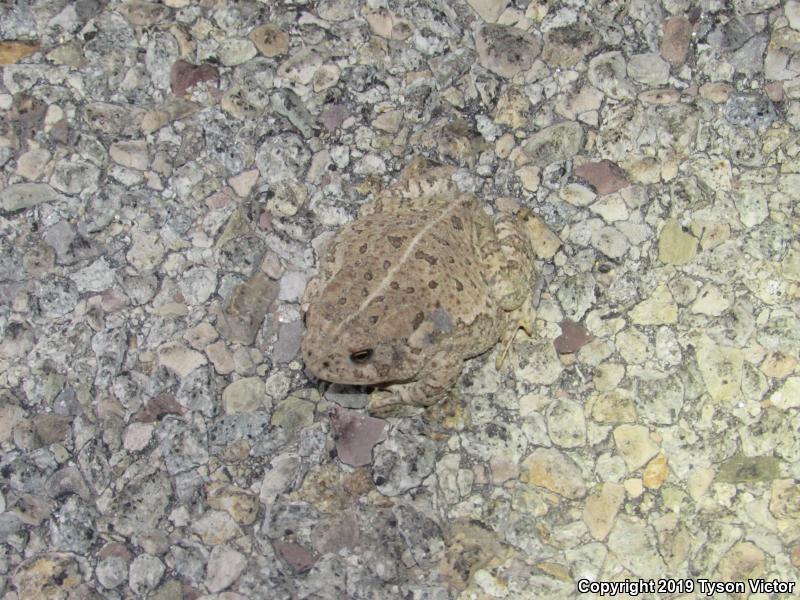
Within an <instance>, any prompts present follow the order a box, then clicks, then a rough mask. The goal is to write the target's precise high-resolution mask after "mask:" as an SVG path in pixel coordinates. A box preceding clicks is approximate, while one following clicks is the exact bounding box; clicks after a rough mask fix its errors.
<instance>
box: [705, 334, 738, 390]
mask: <svg viewBox="0 0 800 600" xmlns="http://www.w3.org/2000/svg"><path fill="white" fill-rule="evenodd" d="M743 362H744V352H743V351H742V350H741V349H740V348H734V347H731V346H721V345H717V344H715V343H713V342H712V341H711V340H710V339H708V338H705V339H704V340H701V343H700V344H699V345H698V348H697V366H698V367H699V368H700V374H701V375H702V377H703V381H704V383H705V386H706V390H707V391H708V393H709V394H710V395H711V398H713V399H714V400H716V401H718V402H730V401H733V400H738V399H739V398H740V395H741V381H742V365H743Z"/></svg>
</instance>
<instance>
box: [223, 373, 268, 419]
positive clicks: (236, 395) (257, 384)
mask: <svg viewBox="0 0 800 600" xmlns="http://www.w3.org/2000/svg"><path fill="white" fill-rule="evenodd" d="M265 401H266V397H265V393H264V382H263V381H261V379H260V378H258V377H243V378H242V379H237V380H236V381H234V382H233V383H231V384H229V385H228V386H227V387H226V388H225V390H224V391H223V392H222V405H223V407H224V409H225V412H228V413H234V412H252V411H254V410H261V409H263V408H265Z"/></svg>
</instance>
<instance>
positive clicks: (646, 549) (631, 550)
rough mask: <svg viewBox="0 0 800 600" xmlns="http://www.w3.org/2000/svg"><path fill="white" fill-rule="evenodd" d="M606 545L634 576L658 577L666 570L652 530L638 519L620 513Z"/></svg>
mask: <svg viewBox="0 0 800 600" xmlns="http://www.w3.org/2000/svg"><path fill="white" fill-rule="evenodd" d="M608 547H609V549H610V550H611V551H612V552H613V553H614V554H615V555H616V557H617V560H618V561H619V562H620V564H621V565H622V566H623V567H625V568H626V569H627V570H628V571H630V572H631V573H632V574H634V575H635V576H636V577H643V578H650V577H658V575H659V574H660V573H664V572H666V569H667V567H666V565H665V564H664V561H663V559H662V558H661V555H660V554H659V553H658V543H657V538H656V535H655V533H654V532H653V530H652V529H651V528H650V527H648V525H647V524H646V523H644V522H642V521H641V520H640V519H637V518H634V517H630V516H627V515H620V516H619V517H618V518H617V520H616V523H615V524H614V528H613V529H612V530H611V533H610V534H609V537H608Z"/></svg>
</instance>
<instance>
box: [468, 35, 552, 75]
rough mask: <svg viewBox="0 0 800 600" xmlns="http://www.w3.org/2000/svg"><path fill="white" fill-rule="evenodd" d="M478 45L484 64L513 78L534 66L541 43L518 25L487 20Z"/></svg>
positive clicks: (479, 56)
mask: <svg viewBox="0 0 800 600" xmlns="http://www.w3.org/2000/svg"><path fill="white" fill-rule="evenodd" d="M475 49H476V50H477V51H478V60H479V61H480V63H481V65H482V66H483V67H485V68H487V69H489V70H490V71H492V72H493V73H496V74H497V75H500V77H505V78H507V79H510V78H512V77H514V76H515V75H517V74H518V73H522V72H524V71H527V70H528V69H530V68H531V67H532V66H533V61H534V60H535V59H536V57H537V56H539V53H540V52H541V44H540V43H539V41H538V40H537V39H536V38H535V37H533V36H532V35H530V34H527V33H525V32H524V31H522V30H520V29H517V28H515V27H508V26H504V25H493V24H488V23H487V24H485V25H483V26H482V27H481V28H480V30H479V31H478V33H477V34H476V35H475Z"/></svg>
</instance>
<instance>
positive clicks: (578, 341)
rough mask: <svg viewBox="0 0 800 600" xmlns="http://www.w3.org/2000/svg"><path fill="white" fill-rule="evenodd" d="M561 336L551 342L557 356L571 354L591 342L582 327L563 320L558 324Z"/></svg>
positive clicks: (590, 337) (589, 336)
mask: <svg viewBox="0 0 800 600" xmlns="http://www.w3.org/2000/svg"><path fill="white" fill-rule="evenodd" d="M559 325H560V326H561V335H560V336H558V337H557V338H556V339H555V340H553V346H554V347H555V349H556V352H558V353H559V354H572V353H573V352H577V351H578V350H579V349H580V348H582V347H583V346H585V345H586V344H588V343H589V342H590V341H592V336H591V335H590V334H589V332H588V331H586V328H585V327H583V326H582V325H578V324H577V323H576V322H575V321H570V320H569V319H565V320H563V321H561V323H559Z"/></svg>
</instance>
